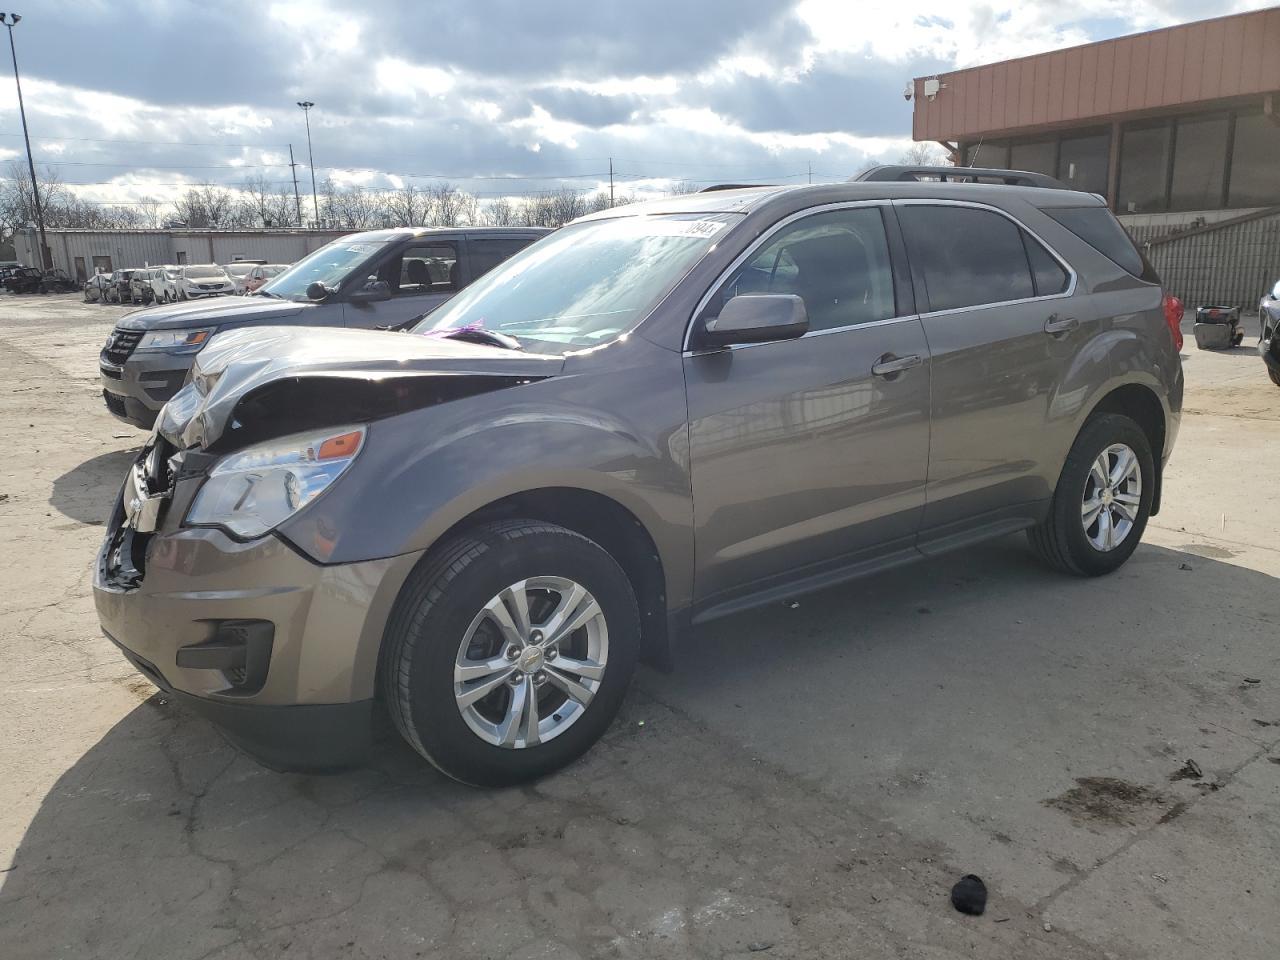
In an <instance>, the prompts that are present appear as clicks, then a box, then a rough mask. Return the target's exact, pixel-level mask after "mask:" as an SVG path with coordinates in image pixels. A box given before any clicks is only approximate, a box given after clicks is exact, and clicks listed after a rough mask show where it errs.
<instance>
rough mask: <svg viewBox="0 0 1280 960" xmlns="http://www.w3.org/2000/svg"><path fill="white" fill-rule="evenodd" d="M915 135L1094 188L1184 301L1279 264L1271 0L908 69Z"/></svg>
mask: <svg viewBox="0 0 1280 960" xmlns="http://www.w3.org/2000/svg"><path fill="white" fill-rule="evenodd" d="M911 93H912V96H913V99H914V104H915V109H914V117H913V134H914V138H915V139H916V140H919V141H935V142H938V143H940V144H942V145H943V146H944V147H945V148H946V149H947V150H948V152H949V154H950V155H951V157H952V159H953V162H957V163H962V164H965V165H968V166H982V167H1012V168H1015V169H1020V170H1033V171H1036V172H1040V173H1047V174H1050V175H1051V176H1055V177H1057V178H1059V179H1060V180H1062V181H1064V182H1065V183H1067V184H1068V185H1070V186H1072V187H1073V188H1075V189H1077V190H1085V191H1088V192H1090V193H1096V194H1099V195H1100V196H1103V197H1105V198H1106V200H1107V202H1108V204H1110V206H1111V208H1112V210H1114V211H1115V212H1116V214H1117V216H1119V217H1120V219H1121V222H1122V223H1124V225H1125V226H1126V228H1127V229H1128V230H1129V232H1130V233H1131V234H1132V235H1133V236H1134V238H1135V239H1136V240H1138V241H1139V242H1140V243H1142V244H1143V245H1144V246H1145V248H1146V252H1147V255H1148V257H1149V259H1150V260H1151V261H1152V263H1153V265H1154V266H1155V267H1156V269H1157V270H1158V271H1159V272H1160V274H1161V276H1162V278H1163V279H1164V280H1165V283H1166V285H1167V286H1168V287H1169V288H1170V289H1171V290H1172V291H1173V292H1174V293H1176V294H1177V295H1179V296H1181V297H1182V298H1183V300H1184V301H1185V302H1187V303H1188V304H1189V305H1194V304H1197V303H1209V302H1221V303H1233V304H1239V305H1241V306H1244V307H1245V308H1246V309H1252V308H1253V307H1256V306H1257V303H1258V299H1259V297H1260V296H1261V294H1262V292H1263V291H1264V290H1266V289H1269V288H1270V287H1271V286H1272V285H1274V283H1275V282H1276V280H1277V279H1280V7H1273V8H1270V9H1267V10H1259V11H1255V12H1252V13H1242V14H1236V15H1233V16H1227V17H1218V18H1215V19H1212V20H1203V21H1198V22H1195V23H1188V24H1183V25H1181V26H1176V27H1169V28H1167V29H1164V30H1153V31H1150V32H1147V33H1140V34H1135V35H1133V36H1127V37H1119V38H1117V39H1114V40H1104V41H1102V42H1099V43H1091V44H1087V45H1085V46H1080V47H1072V48H1070V49H1066V50H1055V51H1053V52H1051V53H1045V54H1040V55H1038V56H1032V57H1022V58H1020V59H1017V60H1007V61H1005V62H1003V63H994V64H988V65H985V66H978V67H971V68H968V69H965V70H957V71H954V72H951V73H944V74H939V75H937V76H934V77H919V78H917V79H916V80H915V81H914V82H913V84H912V90H911Z"/></svg>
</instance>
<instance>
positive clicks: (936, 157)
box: [898, 143, 951, 167]
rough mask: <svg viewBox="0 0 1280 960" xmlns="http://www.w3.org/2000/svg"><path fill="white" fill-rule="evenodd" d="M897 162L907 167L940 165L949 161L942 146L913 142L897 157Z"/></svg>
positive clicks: (947, 163) (944, 164)
mask: <svg viewBox="0 0 1280 960" xmlns="http://www.w3.org/2000/svg"><path fill="white" fill-rule="evenodd" d="M898 162H899V163H902V164H906V165H907V166H909V167H941V166H949V165H950V163H951V161H950V160H949V159H948V158H947V155H946V154H945V153H943V152H942V148H941V147H938V146H935V145H934V144H932V143H913V144H912V145H911V146H910V147H908V148H907V149H906V150H904V151H903V152H902V156H900V157H898Z"/></svg>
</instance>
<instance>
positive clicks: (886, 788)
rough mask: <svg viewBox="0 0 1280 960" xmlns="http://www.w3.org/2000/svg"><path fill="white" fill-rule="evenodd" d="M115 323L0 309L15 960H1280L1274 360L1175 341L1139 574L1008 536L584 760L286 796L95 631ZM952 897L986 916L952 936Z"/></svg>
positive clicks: (3, 932)
mask: <svg viewBox="0 0 1280 960" xmlns="http://www.w3.org/2000/svg"><path fill="white" fill-rule="evenodd" d="M121 312H122V311H121V310H120V309H118V308H115V307H110V306H98V305H84V304H80V303H77V302H76V301H75V299H74V298H40V299H36V298H14V297H3V298H0V341H2V342H3V346H4V349H3V351H0V413H2V414H3V415H2V416H0V442H4V443H5V445H6V447H7V449H9V450H10V451H11V455H10V456H9V457H8V458H6V460H5V463H4V466H3V467H0V470H2V471H3V481H2V483H0V524H2V525H3V532H4V534H5V539H6V541H7V542H8V543H9V545H10V546H9V550H8V551H7V552H6V559H5V560H4V571H5V576H6V581H7V582H8V583H9V585H10V589H9V590H8V591H7V592H6V595H5V597H4V598H2V599H0V628H2V629H0V638H2V639H0V644H2V645H3V650H4V662H5V664H6V667H7V669H6V670H5V671H4V673H3V675H2V676H0V730H2V731H3V737H0V770H3V771H4V775H3V776H2V777H0V871H3V872H0V955H2V956H4V957H6V958H28V957H31V958H35V957H40V958H45V957H68V958H71V957H118V956H133V955H139V956H147V955H156V956H166V957H174V958H185V957H189V958H197V957H219V958H238V957H277V956H280V957H316V958H321V957H325V958H328V957H397V958H398V957H595V956H603V957H646V956H655V957H656V956H662V957H673V956H709V957H724V956H755V955H761V954H762V955H765V956H769V957H805V958H810V957H832V958H835V957H851V956H857V957H881V956H883V957H920V958H945V957H961V956H964V957H969V956H982V957H997V958H998V957H1009V958H1037V957H1046V958H1047V957H1067V958H1071V957H1120V958H1145V957H1160V958H1161V960H1169V958H1181V957H1187V958H1191V957H1195V958H1201V957H1204V956H1226V955H1231V956H1235V957H1239V958H1255V957H1256V958H1263V957H1266V958H1271V957H1274V956H1276V955H1277V953H1280V919H1277V917H1276V913H1275V889H1276V886H1277V879H1278V877H1280V867H1277V863H1280V822H1278V821H1280V814H1277V813H1276V811H1277V809H1280V807H1277V804H1276V799H1277V794H1278V793H1280V762H1277V761H1280V748H1278V745H1280V647H1277V644H1276V637H1277V635H1278V634H1280V630H1277V623H1278V622H1280V609H1278V608H1280V604H1278V601H1277V597H1280V591H1278V590H1277V587H1278V586H1280V580H1278V579H1277V578H1278V577H1280V549H1278V548H1280V503H1276V502H1275V501H1274V500H1268V499H1267V498H1266V497H1265V496H1264V494H1265V492H1266V490H1267V487H1268V486H1269V487H1270V488H1271V489H1272V490H1274V487H1275V477H1276V476H1277V473H1278V472H1280V443H1278V442H1277V441H1276V433H1277V430H1280V423H1277V421H1280V390H1278V389H1276V388H1274V387H1272V386H1271V384H1270V383H1269V382H1268V381H1267V379H1266V375H1265V372H1264V370H1263V367H1262V364H1261V361H1260V360H1258V358H1257V356H1256V353H1253V352H1252V351H1251V350H1246V349H1240V350H1237V351H1232V352H1230V353H1226V354H1208V353H1198V352H1196V351H1195V349H1194V344H1193V342H1191V341H1190V340H1189V342H1188V350H1187V353H1186V357H1185V365H1186V370H1187V376H1188V383H1189V392H1188V398H1187V406H1188V408H1189V410H1190V411H1191V412H1190V413H1189V415H1188V416H1187V417H1186V419H1185V421H1184V425H1183V431H1182V435H1181V437H1180V440H1179V444H1178V448H1177V450H1176V452H1175V458H1174V461H1173V463H1172V464H1171V466H1170V471H1169V474H1168V477H1167V485H1166V490H1165V510H1164V512H1162V514H1161V515H1160V516H1159V517H1158V518H1157V519H1156V520H1155V521H1154V522H1153V524H1152V525H1151V527H1149V528H1148V533H1147V536H1146V543H1145V544H1144V545H1143V546H1142V547H1141V548H1140V549H1139V550H1138V552H1137V553H1136V554H1135V556H1134V558H1133V560H1132V561H1131V562H1130V563H1129V564H1128V565H1127V566H1126V567H1125V568H1124V569H1123V570H1121V571H1120V572H1119V573H1117V574H1116V575H1113V576H1112V577H1109V578H1106V579H1103V580H1094V581H1080V580H1072V579H1064V578H1062V577H1059V576H1057V575H1054V574H1051V573H1049V572H1047V571H1045V570H1044V569H1042V568H1041V567H1039V566H1038V565H1037V564H1036V563H1035V562H1034V560H1033V559H1032V557H1031V555H1030V554H1029V552H1028V551H1027V549H1026V548H1025V546H1024V545H1023V543H1022V541H1021V539H1020V538H1010V539H1008V540H1003V541H998V542H995V543H991V544H988V545H986V546H983V547H980V548H977V549H975V550H970V551H968V552H965V553H962V554H956V555H952V556H950V557H947V558H943V559H941V560H937V561H932V562H928V563H925V564H922V565H918V566H915V567H912V568H908V569H904V570H900V571H897V572H894V573H890V574H886V575H883V576H880V577H876V578H873V579H870V580H866V581H862V582H860V583H856V584H854V585H851V586H848V587H844V588H840V589H837V590H832V591H829V592H827V593H825V594H822V595H819V596H816V597H810V598H803V599H802V600H801V601H800V602H799V606H798V607H794V608H793V607H790V606H785V605H784V606H779V607H777V608H772V609H769V610H766V611H763V612H758V613H756V614H753V615H751V616H749V617H740V618H735V619H732V620H727V621H722V622H720V623H717V624H715V625H712V626H710V627H708V628H706V629H703V630H701V631H700V632H699V634H698V635H697V637H696V642H695V643H694V644H692V645H691V646H690V647H689V648H688V649H685V650H682V651H681V653H680V656H679V662H678V667H677V672H676V673H675V674H673V675H670V676H663V675H658V674H653V673H643V674H642V675H641V677H640V679H639V681H638V683H637V684H636V689H635V690H634V692H633V694H632V696H631V697H630V699H629V701H628V703H627V706H626V708H625V709H624V713H623V716H622V717H621V719H620V720H619V722H618V723H617V724H615V726H614V727H613V728H612V730H611V731H610V733H609V735H608V736H607V737H606V739H605V741H604V742H603V743H602V744H601V745H600V746H599V747H597V749H595V750H594V751H593V752H592V753H591V754H590V755H589V756H588V757H587V758H586V759H585V760H584V761H583V762H581V763H579V764H577V765H575V766H574V767H573V768H571V769H570V770H568V771H566V772H565V773H563V774H561V775H558V776H555V777H552V778H549V779H548V780H546V781H543V782H541V783H539V784H537V785H534V786H530V787H524V788H520V789H513V790H504V791H489V792H482V791H475V790H470V789H467V788H463V787H459V786H457V785H455V784H452V783H450V782H448V781H445V780H444V779H442V778H441V777H439V776H438V775H436V774H435V773H434V772H433V771H432V770H431V769H430V768H429V767H428V766H426V765H425V764H424V763H423V762H421V761H420V760H419V759H418V758H417V756H416V755H415V754H413V753H412V752H411V751H410V750H408V749H407V748H405V747H404V746H402V745H401V744H400V743H399V742H398V741H397V740H396V739H395V738H394V736H393V735H391V734H389V733H388V735H387V736H386V737H385V738H384V739H383V741H382V742H381V744H380V746H379V748H378V751H377V755H376V758H375V761H374V763H373V764H372V765H371V767H370V768H369V769H366V770H361V771H357V772H353V773H349V774H344V775H341V776H335V777H303V776H293V775H281V774H276V773H272V772H270V771H266V770H264V769H263V768H261V767H259V766H257V765H256V764H254V763H252V762H250V761H247V760H245V759H243V758H240V757H239V756H238V755H237V754H235V752H234V751H232V750H231V749H230V748H229V747H227V746H226V745H225V744H224V743H223V742H222V741H221V739H220V738H219V737H218V736H217V735H216V734H215V733H214V732H213V731H212V730H211V728H209V727H208V726H207V725H206V724H204V723H203V722H202V721H200V720H198V719H196V718H194V717H191V716H188V715H187V714H185V713H184V712H183V711H181V710H179V709H177V708H176V707H175V706H173V705H172V704H169V703H168V702H166V700H165V698H164V697H163V696H162V695H159V694H157V693H156V692H155V690H154V688H153V687H151V686H150V685H149V684H148V683H147V682H146V681H145V680H143V679H142V678H141V677H139V676H138V675H136V674H134V673H133V672H132V671H131V670H130V669H129V668H128V666H127V664H125V663H124V661H123V660H122V659H121V658H120V657H119V656H118V654H116V652H115V651H114V650H113V648H111V647H110V645H109V644H108V643H107V642H106V641H105V640H103V639H102V638H101V637H100V636H99V635H98V633H97V625H96V621H95V619H94V616H93V612H92V603H91V600H90V599H89V595H88V568H89V564H90V561H91V559H92V557H93V554H94V551H95V550H96V548H97V545H98V541H99V538H100V535H101V524H102V522H103V521H104V520H105V518H106V514H107V511H108V508H109V506H110V503H111V501H112V499H113V497H114V495H115V490H116V488H117V485H118V483H119V478H120V477H121V475H122V472H123V469H124V466H125V464H127V463H128V461H129V459H130V456H131V453H130V451H132V450H134V449H136V447H137V444H138V443H139V441H140V440H141V438H142V435H141V434H138V433H136V432H134V431H131V430H130V429H128V428H126V427H123V426H121V425H119V424H118V423H116V422H115V421H113V420H112V419H111V418H110V417H109V416H108V415H107V414H106V412H105V410H104V409H103V408H102V405H101V400H100V398H99V396H98V390H97V387H96V380H95V368H96V363H95V358H96V352H97V349H98V347H99V345H100V343H101V340H102V339H103V338H104V337H105V335H106V333H107V331H108V330H109V329H110V326H111V323H112V322H113V320H114V317H116V316H118V315H119V314H120V313H121ZM1248 343H1250V341H1249V340H1246V344H1248ZM1254 681H1257V682H1254ZM1187 759H1192V760H1194V761H1195V762H1196V764H1198V766H1199V768H1200V769H1201V772H1202V776H1201V777H1199V778H1198V779H1195V778H1183V779H1176V778H1177V777H1178V774H1179V771H1180V769H1182V768H1183V766H1184V764H1185V761H1186V760H1187ZM969 872H975V873H978V874H980V875H981V876H983V877H984V879H985V880H986V882H987V884H988V887H989V888H990V890H991V902H990V906H989V908H988V911H987V913H986V915H985V916H983V917H980V918H968V917H962V916H961V915H960V914H958V913H956V912H955V911H953V910H952V909H951V907H950V905H949V904H948V902H947V890H948V888H949V887H950V885H951V883H953V882H954V881H955V880H956V879H958V878H959V876H960V875H962V874H964V873H969Z"/></svg>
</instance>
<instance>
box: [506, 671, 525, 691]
mask: <svg viewBox="0 0 1280 960" xmlns="http://www.w3.org/2000/svg"><path fill="white" fill-rule="evenodd" d="M507 683H509V684H511V685H512V686H513V687H518V686H520V684H522V683H524V674H523V673H522V672H521V671H519V670H517V671H516V672H515V673H513V674H512V675H511V679H510V680H508V681H507Z"/></svg>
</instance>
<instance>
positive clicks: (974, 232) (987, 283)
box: [898, 204, 1036, 310]
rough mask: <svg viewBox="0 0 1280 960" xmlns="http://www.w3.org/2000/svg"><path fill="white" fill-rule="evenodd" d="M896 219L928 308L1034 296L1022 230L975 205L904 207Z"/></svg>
mask: <svg viewBox="0 0 1280 960" xmlns="http://www.w3.org/2000/svg"><path fill="white" fill-rule="evenodd" d="M898 217H899V220H900V221H901V223H902V229H903V232H904V233H905V234H906V238H907V248H908V251H909V254H910V257H911V264H912V266H913V267H914V268H915V269H917V270H918V271H920V272H921V273H922V274H923V275H924V281H925V287H926V289H927V290H928V294H929V309H930V310H958V309H961V308H963V307H974V306H979V305H982V304H988V303H1005V302H1007V301H1010V300H1026V299H1029V298H1031V297H1034V296H1035V295H1036V287H1035V281H1034V279H1033V278H1032V275H1031V267H1030V264H1029V263H1028V260H1027V253H1026V250H1025V248H1024V247H1023V242H1022V233H1023V231H1022V230H1021V229H1020V228H1019V227H1018V226H1017V225H1016V224H1015V223H1014V222H1013V221H1012V220H1009V219H1008V218H1007V217H1004V216H1001V215H1000V214H998V213H994V212H993V211H990V210H980V209H977V208H975V207H960V206H949V205H948V206H943V205H938V206H932V205H927V204H904V205H902V206H900V207H899V208H898Z"/></svg>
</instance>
